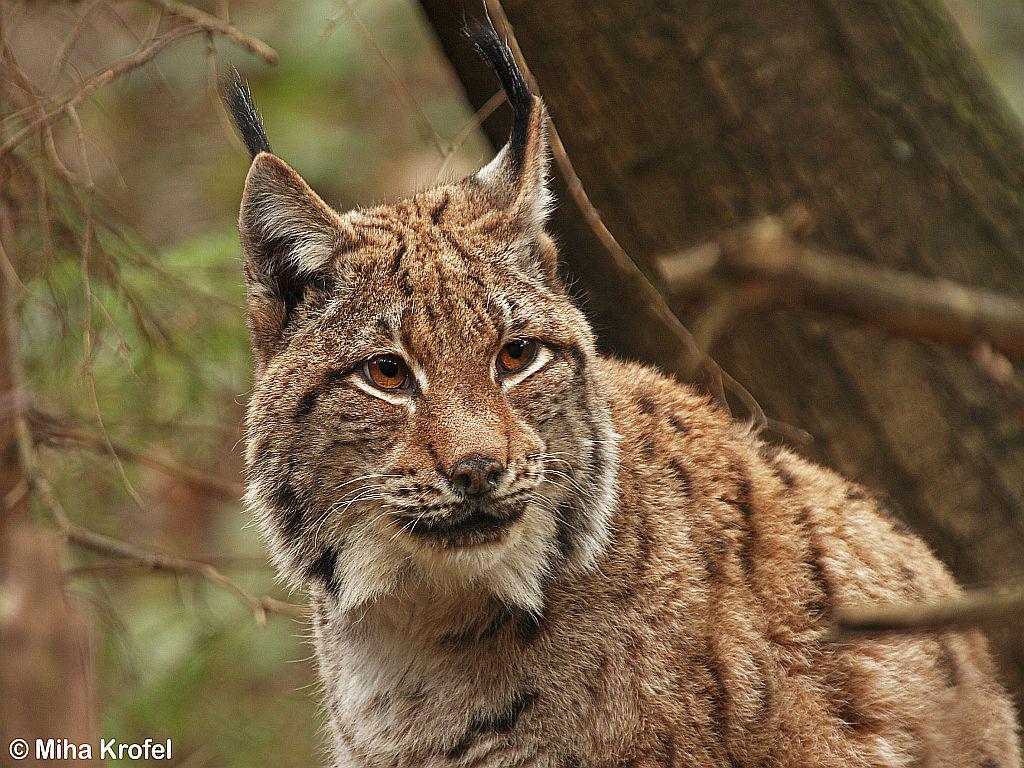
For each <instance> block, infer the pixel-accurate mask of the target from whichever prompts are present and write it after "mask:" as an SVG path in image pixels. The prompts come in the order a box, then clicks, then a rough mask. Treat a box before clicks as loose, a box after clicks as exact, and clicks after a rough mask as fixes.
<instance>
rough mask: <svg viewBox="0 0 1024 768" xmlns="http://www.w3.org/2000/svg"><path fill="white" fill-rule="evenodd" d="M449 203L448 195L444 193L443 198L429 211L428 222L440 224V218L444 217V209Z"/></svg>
mask: <svg viewBox="0 0 1024 768" xmlns="http://www.w3.org/2000/svg"><path fill="white" fill-rule="evenodd" d="M449 202H450V200H449V198H448V193H447V192H446V193H445V195H444V197H443V198H442V199H441V200H440V202H438V203H437V205H435V206H434V207H433V208H431V209H430V220H431V221H432V222H433V223H434V224H440V223H441V216H442V215H444V211H445V208H447V207H448V203H449Z"/></svg>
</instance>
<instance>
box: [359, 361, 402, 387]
mask: <svg viewBox="0 0 1024 768" xmlns="http://www.w3.org/2000/svg"><path fill="white" fill-rule="evenodd" d="M363 376H364V377H365V378H366V380H367V381H368V382H370V383H371V384H373V386H375V387H377V389H382V390H384V391H385V392H397V391H398V390H401V389H408V387H409V384H410V383H411V381H412V379H411V377H410V376H409V366H407V365H406V364H405V361H404V360H403V359H402V358H400V357H398V356H397V355H377V356H376V357H371V358H370V359H369V360H367V361H366V362H364V363H363Z"/></svg>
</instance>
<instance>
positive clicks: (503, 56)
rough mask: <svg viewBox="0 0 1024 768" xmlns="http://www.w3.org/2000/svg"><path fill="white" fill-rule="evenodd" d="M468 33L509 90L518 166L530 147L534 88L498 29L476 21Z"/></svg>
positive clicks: (511, 139)
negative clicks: (527, 146) (528, 142)
mask: <svg viewBox="0 0 1024 768" xmlns="http://www.w3.org/2000/svg"><path fill="white" fill-rule="evenodd" d="M466 34H467V35H468V36H469V39H470V40H471V41H472V43H473V50H475V51H476V52H477V53H478V54H480V56H481V58H483V60H484V61H486V62H487V64H488V66H490V68H491V70H493V72H494V74H495V75H497V77H498V81H499V82H500V83H501V87H502V90H504V91H505V96H506V98H508V102H509V104H511V105H512V111H513V114H514V117H513V122H512V135H511V136H510V137H509V146H510V149H511V151H512V158H511V159H512V160H513V162H515V163H517V164H518V162H519V161H520V160H521V158H522V156H523V151H524V150H525V147H526V142H527V139H528V133H529V126H530V116H531V114H532V113H533V109H534V98H533V93H532V92H531V91H530V85H529V84H528V83H527V82H526V78H525V77H523V73H522V71H521V70H520V69H519V65H518V64H516V60H515V58H514V57H513V56H512V51H511V50H510V49H509V47H508V45H506V44H505V42H504V41H502V39H501V38H500V37H498V33H497V32H495V31H494V27H492V26H490V25H489V24H482V23H480V22H476V23H475V24H474V25H473V26H471V27H467V29H466Z"/></svg>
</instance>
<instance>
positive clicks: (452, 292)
mask: <svg viewBox="0 0 1024 768" xmlns="http://www.w3.org/2000/svg"><path fill="white" fill-rule="evenodd" d="M476 45H477V49H478V50H479V51H480V52H481V54H482V55H483V56H484V58H485V59H486V60H487V61H488V63H489V64H490V65H491V67H492V68H493V69H494V70H495V72H496V74H497V75H498V77H499V79H500V80H501V83H502V86H503V88H504V89H505V92H506V94H507V96H508V100H509V102H510V104H511V105H512V108H513V109H514V113H515V115H514V123H513V128H512V131H511V136H510V139H509V141H508V143H507V144H506V146H505V147H504V148H502V150H501V151H500V152H499V153H498V155H497V156H496V157H495V158H494V160H493V161H492V162H491V163H489V164H488V165H487V166H486V167H484V168H483V169H482V170H480V171H479V172H477V173H476V174H474V175H472V176H470V177H468V178H466V179H463V180H462V181H460V182H457V183H454V184H448V185H443V186H439V187H435V188H433V189H429V190H427V191H424V192H420V193H418V194H416V195H415V196H413V197H411V198H409V199H406V200H403V201H402V202H399V203H396V204H393V205H383V206H379V207H375V208H368V209H356V210H353V211H349V212H347V213H338V212H336V211H334V210H333V209H331V208H330V207H329V206H328V205H327V204H326V203H324V202H323V200H321V199H320V198H319V197H318V196H317V195H316V193H315V192H313V190H312V189H310V187H309V186H308V185H307V184H306V183H305V182H304V181H303V180H302V178H301V177H300V176H299V175H298V174H297V173H296V172H295V171H294V170H292V168H291V167H289V166H288V165H287V164H286V163H285V162H284V161H282V160H281V159H279V158H278V157H276V156H275V155H274V154H272V153H271V150H270V147H269V145H268V144H267V140H266V137H265V135H264V133H263V129H262V127H261V124H260V121H259V117H258V115H257V113H256V111H255V109H254V107H253V105H252V102H251V98H250V97H249V93H248V90H247V89H246V87H245V86H244V84H242V82H241V81H240V79H238V78H237V77H236V82H235V84H234V88H233V91H232V93H231V94H230V95H229V97H228V103H229V106H230V107H231V109H232V112H233V113H234V115H235V118H236V122H237V123H238V125H239V129H240V131H241V133H242V136H243V138H245V140H246V143H247V144H248V146H249V149H250V151H251V153H252V154H253V156H254V160H253V163H252V167H251V169H250V171H249V175H248V178H247V179H246V183H245V191H244V194H243V197H242V208H241V216H240V230H241V239H242V245H243V249H244V253H245V279H246V287H247V295H248V318H249V327H250V331H251V336H252V345H253V352H254V356H255V361H256V380H255V384H254V389H253V393H252V397H251V400H250V403H249V410H248V434H247V442H248V450H247V463H248V468H249V476H250V483H249V489H248V494H247V500H248V503H249V505H250V507H251V508H252V509H253V510H254V512H255V514H256V516H257V518H258V520H259V522H260V525H261V528H262V530H263V532H264V534H265V536H266V538H267V540H268V542H269V545H270V549H271V552H272V554H273V557H274V559H275V562H276V564H277V565H278V567H279V569H280V570H281V572H282V573H283V574H284V575H285V576H286V577H288V578H289V579H290V580H292V581H293V582H294V583H302V584H305V585H307V586H308V587H309V588H310V589H312V590H314V591H316V592H318V593H319V594H320V595H321V596H323V597H324V598H329V599H332V600H333V601H334V604H335V605H337V606H339V607H340V609H341V610H346V609H349V608H352V607H354V606H357V605H359V604H362V603H365V602H367V601H369V600H372V599H374V598H375V597H378V596H381V595H385V594H389V593H397V592H398V591H399V590H402V589H413V588H416V589H424V590H445V591H455V590H467V589H469V590H486V591H487V592H488V593H490V594H491V595H493V596H494V597H496V598H497V599H500V600H503V601H505V602H506V603H507V604H509V605H511V606H517V607H520V608H524V609H527V610H539V608H540V606H541V604H542V600H543V597H542V589H543V585H544V583H545V579H547V578H549V577H550V576H551V575H552V573H553V572H554V571H555V569H559V568H586V567H589V566H590V565H591V564H592V562H593V560H594V558H595V556H596V555H597V554H598V553H599V552H600V551H601V549H602V547H604V546H605V543H606V539H607V532H608V518H609V515H610V514H611V508H612V505H613V499H614V495H615V494H614V488H613V483H614V479H613V478H614V474H615V464H616V452H615V447H614V446H615V435H614V434H613V432H612V430H611V427H610V421H609V416H608V413H607V409H606V406H605V403H604V397H603V395H602V392H601V389H600V385H599V382H598V381H597V379H596V377H595V375H594V374H593V371H592V362H593V361H594V357H595V352H594V339H593V334H592V332H591V330H590V328H589V326H588V324H587V322H586V320H585V318H584V317H583V315H582V314H581V313H580V311H579V310H578V309H577V308H576V307H575V306H574V304H573V302H572V301H571V299H570V297H569V296H568V295H567V293H566V290H565V288H564V287H563V285H562V284H561V283H560V281H559V278H558V275H557V269H556V256H557V254H556V249H555V246H554V244H553V242H552V240H551V238H550V237H549V236H548V235H547V233H546V232H545V229H544V218H545V214H546V211H547V208H548V204H549V194H548V191H547V189H546V186H545V184H546V172H547V147H546V134H545V130H546V128H545V119H546V118H545V110H544V106H543V104H542V103H541V101H540V99H538V98H536V97H535V96H534V95H533V94H532V93H531V91H530V89H529V87H528V86H527V84H526V81H525V80H524V78H523V76H522V74H521V73H520V72H519V70H518V69H517V68H516V66H515V63H514V61H513V59H512V57H511V54H510V53H509V51H508V49H507V48H506V46H505V45H504V44H502V43H501V41H500V40H499V39H498V38H497V36H496V35H495V34H494V32H493V31H491V30H487V31H486V32H483V33H478V35H477V36H476ZM428 594H429V593H428Z"/></svg>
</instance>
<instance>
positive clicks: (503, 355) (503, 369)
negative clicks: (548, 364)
mask: <svg viewBox="0 0 1024 768" xmlns="http://www.w3.org/2000/svg"><path fill="white" fill-rule="evenodd" d="M535 357H537V342H536V341H533V340H532V339H514V340H512V341H510V342H508V343H507V344H506V345H505V346H503V347H502V348H501V351H500V352H499V353H498V371H499V372H500V373H501V374H503V375H506V376H507V375H509V374H512V373H518V372H519V371H521V370H523V369H524V368H525V367H526V366H528V365H529V364H530V363H532V362H533V360H534V358H535Z"/></svg>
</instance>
